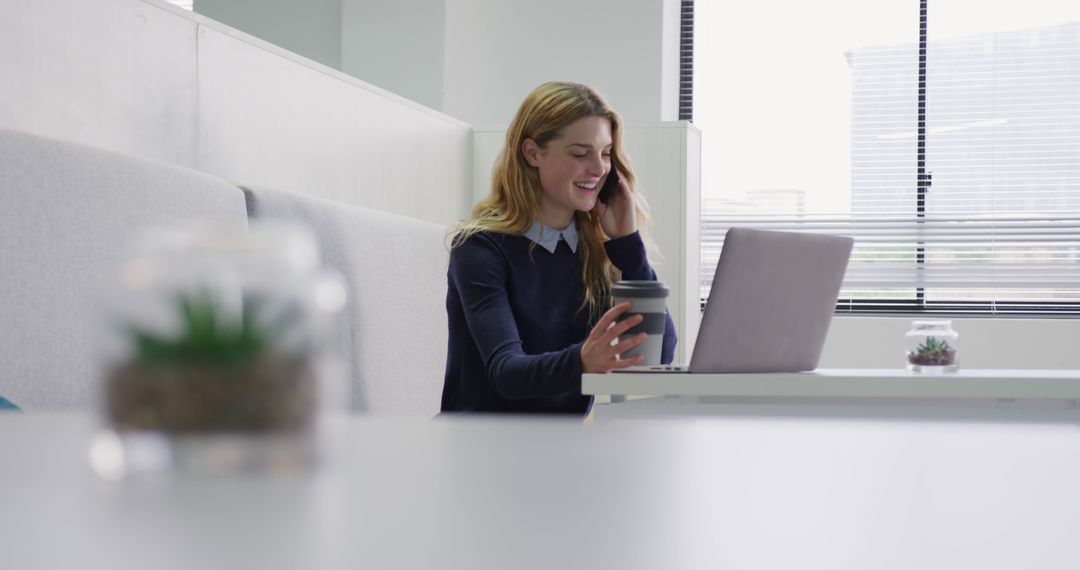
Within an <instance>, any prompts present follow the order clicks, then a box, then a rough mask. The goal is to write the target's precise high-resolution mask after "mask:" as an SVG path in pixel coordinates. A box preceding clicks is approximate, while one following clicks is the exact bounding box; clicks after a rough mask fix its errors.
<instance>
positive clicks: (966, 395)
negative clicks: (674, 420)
mask: <svg viewBox="0 0 1080 570" xmlns="http://www.w3.org/2000/svg"><path fill="white" fill-rule="evenodd" d="M582 392H584V393H585V394H591V395H595V396H600V397H604V396H615V397H616V398H614V399H613V401H612V402H611V403H598V404H597V405H596V406H595V408H594V409H595V413H596V416H597V417H598V418H610V417H647V416H670V415H675V416H690V415H698V414H736V415H742V414H766V415H774V414H779V415H810V416H858V417H862V416H873V417H916V418H926V417H933V418H957V419H979V418H984V419H1017V420H1044V421H1080V370H965V369H961V370H960V371H958V372H955V373H949V374H919V373H912V372H908V371H906V370H888V369H822V370H816V371H813V372H798V373H764V374H667V375H657V374H616V373H613V374H585V375H584V376H583V378H582ZM622 395H634V396H648V397H647V398H641V399H631V400H626V401H620V400H621V398H618V396H622ZM601 399H603V398H601Z"/></svg>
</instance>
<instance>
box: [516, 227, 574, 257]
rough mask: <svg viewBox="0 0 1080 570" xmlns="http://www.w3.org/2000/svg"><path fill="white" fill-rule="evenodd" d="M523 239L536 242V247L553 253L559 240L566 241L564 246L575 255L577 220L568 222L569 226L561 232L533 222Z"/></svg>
mask: <svg viewBox="0 0 1080 570" xmlns="http://www.w3.org/2000/svg"><path fill="white" fill-rule="evenodd" d="M525 237H527V238H529V239H531V240H533V241H534V242H536V245H539V246H540V247H542V248H544V249H546V250H548V251H550V252H551V253H555V247H556V246H557V245H559V238H562V239H563V240H565V241H566V245H568V246H570V251H572V252H574V253H577V245H578V232H577V220H574V221H572V222H570V225H569V226H566V227H565V228H563V229H561V230H557V229H555V228H553V227H551V226H548V225H545V224H543V223H542V222H541V221H540V220H536V221H534V222H533V225H532V227H531V228H529V229H528V231H526V232H525Z"/></svg>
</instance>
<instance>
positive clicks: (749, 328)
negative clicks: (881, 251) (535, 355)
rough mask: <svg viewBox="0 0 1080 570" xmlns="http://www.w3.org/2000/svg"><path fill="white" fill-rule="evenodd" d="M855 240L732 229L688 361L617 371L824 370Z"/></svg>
mask: <svg viewBox="0 0 1080 570" xmlns="http://www.w3.org/2000/svg"><path fill="white" fill-rule="evenodd" d="M853 245H854V241H853V240H852V239H851V238H848V237H840V236H829V235H820V234H807V233H796V232H777V231H764V230H752V229H746V228H731V229H730V230H728V232H727V235H726V237H725V238H724V247H723V249H722V250H721V251H720V260H719V261H718V262H717V264H716V273H715V274H714V275H713V282H712V289H711V290H710V291H709V301H708V303H707V304H706V305H705V314H704V315H703V316H702V318H701V328H700V329H699V330H698V335H697V343H696V344H695V345H694V354H693V356H692V357H691V358H690V365H689V366H688V367H686V366H670V365H662V366H631V367H628V368H623V369H619V370H615V371H613V372H635V373H641V372H660V373H671V372H690V373H719V372H801V371H804V370H813V369H814V368H817V365H818V361H819V360H820V359H821V349H822V347H823V346H824V345H825V334H826V333H827V332H828V331H829V323H830V322H831V321H832V315H833V312H834V310H835V308H836V298H837V295H839V293H840V284H841V282H842V281H843V279H844V272H845V271H846V270H847V264H848V258H849V257H850V256H851V248H852V246H853Z"/></svg>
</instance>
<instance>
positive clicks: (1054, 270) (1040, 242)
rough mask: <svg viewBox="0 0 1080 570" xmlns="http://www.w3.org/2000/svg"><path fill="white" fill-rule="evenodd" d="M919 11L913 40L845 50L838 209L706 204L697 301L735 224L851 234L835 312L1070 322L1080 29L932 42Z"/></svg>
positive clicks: (1079, 174)
mask: <svg viewBox="0 0 1080 570" xmlns="http://www.w3.org/2000/svg"><path fill="white" fill-rule="evenodd" d="M931 4H932V2H931ZM925 6H926V3H925V2H924V3H923V8H924V12H923V23H922V25H923V27H924V34H923V36H922V38H921V39H922V40H923V43H922V45H921V46H920V43H919V42H917V41H913V42H911V43H908V44H899V45H889V46H877V47H867V48H856V49H852V50H850V51H848V52H847V53H846V57H847V60H848V66H849V69H850V73H851V86H852V87H851V89H852V91H851V119H852V120H851V210H850V212H845V213H843V214H836V215H826V214H813V215H810V214H799V213H798V212H800V211H801V209H800V208H799V207H798V204H796V203H793V201H797V200H798V199H799V197H798V195H797V194H790V193H789V194H787V195H785V194H784V193H783V192H775V193H773V195H769V194H768V193H767V192H764V191H762V192H759V193H758V195H757V196H755V199H754V200H753V202H752V204H747V205H746V206H745V207H740V205H739V204H737V203H732V202H731V201H729V200H728V201H723V202H720V201H709V200H706V201H705V203H704V204H703V209H702V211H703V219H702V264H701V267H702V275H701V283H702V289H701V291H702V297H703V299H704V298H705V296H707V294H708V291H709V288H710V286H711V281H712V273H713V271H714V269H715V267H716V260H717V258H718V256H719V253H720V250H721V248H722V245H723V235H724V232H725V231H726V230H727V229H728V228H730V227H733V226H748V227H758V228H762V229H776V230H792V231H806V232H816V233H833V234H840V235H848V236H851V237H853V238H854V239H855V249H854V252H853V254H852V259H851V263H850V265H849V269H848V273H847V275H846V277H845V280H844V285H843V289H842V291H841V293H840V296H841V302H840V304H839V306H838V310H840V311H851V312H896V311H903V312H908V311H918V312H948V313H991V314H1010V313H1015V314H1080V22H1072V23H1063V24H1059V25H1051V26H1040V27H1032V28H1026V29H1019V30H1011V31H1005V32H993V33H980V34H972V35H969V36H964V37H958V38H949V39H942V40H940V41H935V40H934V35H933V25H932V22H933V16H932V13H931V14H930V15H929V17H928V16H927V14H926V12H925ZM1018 9H1022V7H1019V8H1018ZM926 20H929V22H930V23H931V25H930V26H926ZM927 28H928V30H927ZM916 32H918V30H913V38H914V37H918V34H917V33H916ZM920 47H922V48H924V50H925V51H924V53H925V60H924V62H923V64H922V65H921V66H920V61H919V55H920ZM920 82H923V85H924V86H925V89H924V91H923V94H924V98H923V100H922V102H920V101H919V93H920V89H919V88H920ZM920 126H921V127H922V129H921V132H922V133H923V136H924V139H923V141H922V143H921V144H920V141H919V133H920V128H919V127H920ZM704 162H705V163H706V164H708V163H709V160H708V158H707V157H706V159H705V160H704ZM920 163H921V164H922V166H923V167H924V170H923V172H924V177H923V178H922V183H921V184H920V176H919V166H920ZM920 186H921V187H922V188H923V189H924V192H923V193H922V194H921V196H920V192H919V189H920ZM792 212H795V214H793V213H792Z"/></svg>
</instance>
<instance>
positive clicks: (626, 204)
mask: <svg viewBox="0 0 1080 570" xmlns="http://www.w3.org/2000/svg"><path fill="white" fill-rule="evenodd" d="M610 175H611V174H610V173H609V174H608V176H610ZM596 212H597V213H598V214H600V227H601V228H602V229H603V230H604V233H605V234H607V236H608V237H609V238H611V239H617V238H621V237H626V236H628V235H630V234H632V233H634V232H636V231H637V204H636V203H635V202H634V193H633V192H631V191H630V185H628V184H627V183H626V180H625V179H623V177H621V176H620V177H619V187H618V189H616V190H615V193H614V195H612V197H611V199H610V200H608V202H607V204H604V203H603V202H600V201H597V202H596Z"/></svg>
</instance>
